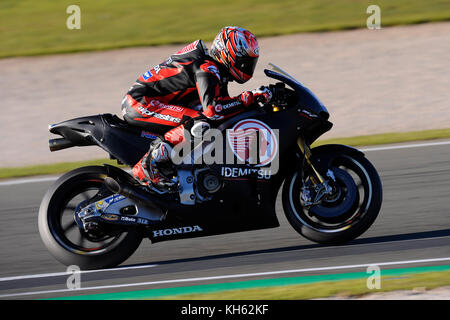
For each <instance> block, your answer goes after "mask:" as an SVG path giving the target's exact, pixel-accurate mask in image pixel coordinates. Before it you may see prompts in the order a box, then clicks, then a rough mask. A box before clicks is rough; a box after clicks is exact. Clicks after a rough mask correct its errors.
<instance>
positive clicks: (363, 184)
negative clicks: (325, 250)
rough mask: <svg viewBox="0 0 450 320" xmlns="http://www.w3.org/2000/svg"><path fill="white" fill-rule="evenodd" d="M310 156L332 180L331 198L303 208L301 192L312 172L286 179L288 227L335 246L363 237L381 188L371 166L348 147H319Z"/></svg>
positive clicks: (378, 202) (377, 205) (377, 208)
mask: <svg viewBox="0 0 450 320" xmlns="http://www.w3.org/2000/svg"><path fill="white" fill-rule="evenodd" d="M312 152H313V158H312V159H313V161H314V163H320V165H321V167H322V168H327V170H330V171H331V173H332V175H333V176H334V179H335V181H334V182H333V184H334V189H335V190H334V193H333V196H331V197H327V198H324V199H323V200H322V201H321V202H320V203H319V204H316V205H312V206H305V203H304V199H303V197H302V192H304V186H305V182H306V181H308V177H310V176H311V175H313V172H312V171H311V170H309V169H307V168H305V170H303V175H302V172H301V171H300V172H299V171H298V170H297V171H296V172H294V173H293V174H292V175H291V176H290V177H288V178H287V179H286V180H285V182H284V186H283V209H284V213H285V215H286V217H287V219H288V221H289V223H290V224H291V225H292V227H293V228H294V229H295V230H296V231H297V232H298V233H300V234H301V235H303V236H304V237H305V238H307V239H309V240H311V241H314V242H317V243H320V244H327V245H338V244H343V243H346V242H348V241H351V240H353V239H355V238H357V237H359V236H360V235H361V234H363V233H364V232H365V231H366V230H367V229H368V228H369V227H370V226H371V225H372V224H373V223H374V221H375V219H376V217H377V216H378V213H379V211H380V209H381V203H382V184H381V180H380V177H379V175H378V173H377V171H376V169H375V168H374V166H373V165H372V164H371V163H370V162H369V161H368V160H367V159H366V158H365V157H364V155H363V154H362V153H359V152H355V150H354V149H352V148H348V147H344V146H343V147H342V148H338V149H336V148H331V147H330V148H327V147H326V146H322V147H320V148H319V151H318V152H314V149H313V150H312Z"/></svg>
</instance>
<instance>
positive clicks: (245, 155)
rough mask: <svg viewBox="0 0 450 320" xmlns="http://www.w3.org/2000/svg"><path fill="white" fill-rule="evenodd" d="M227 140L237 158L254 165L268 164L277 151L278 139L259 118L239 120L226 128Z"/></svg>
mask: <svg viewBox="0 0 450 320" xmlns="http://www.w3.org/2000/svg"><path fill="white" fill-rule="evenodd" d="M227 140H228V144H229V146H230V148H231V150H232V151H233V153H234V155H235V156H236V157H237V158H238V159H239V160H241V161H243V162H245V163H251V164H254V165H255V166H256V167H261V166H265V165H268V164H270V163H271V162H272V161H273V160H274V159H275V157H276V155H277V153H278V140H277V137H276V135H275V133H274V131H273V130H272V129H271V128H270V127H269V126H268V125H267V124H265V123H264V122H262V121H260V120H256V119H245V120H242V121H239V122H238V123H236V124H235V125H234V127H233V128H232V129H230V130H227Z"/></svg>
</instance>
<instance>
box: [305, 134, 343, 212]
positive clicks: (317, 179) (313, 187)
mask: <svg viewBox="0 0 450 320" xmlns="http://www.w3.org/2000/svg"><path fill="white" fill-rule="evenodd" d="M297 145H298V147H299V148H300V151H301V152H302V154H303V156H304V159H305V162H306V165H307V166H308V167H309V168H311V171H312V173H313V174H312V175H311V176H310V181H311V184H310V185H307V184H306V181H305V177H304V176H303V174H302V181H303V185H302V195H301V198H302V200H303V202H304V206H305V207H311V206H313V205H317V204H320V203H321V202H322V200H323V199H324V198H331V197H333V195H334V193H335V191H336V189H335V188H333V186H332V185H333V184H334V182H336V178H335V176H334V173H333V171H332V170H330V169H328V170H327V173H326V177H327V178H325V177H324V176H323V175H322V174H320V172H319V171H318V170H317V169H316V168H315V166H314V164H313V162H312V161H311V149H310V148H309V146H308V145H307V144H306V142H305V139H303V137H301V136H300V137H298V139H297ZM302 170H303V171H304V166H302Z"/></svg>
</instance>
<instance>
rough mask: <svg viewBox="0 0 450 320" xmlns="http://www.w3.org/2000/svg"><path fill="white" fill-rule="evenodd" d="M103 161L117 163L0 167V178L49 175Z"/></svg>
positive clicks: (84, 162) (92, 161)
mask: <svg viewBox="0 0 450 320" xmlns="http://www.w3.org/2000/svg"><path fill="white" fill-rule="evenodd" d="M104 163H107V164H110V165H117V162H116V161H114V160H109V159H98V160H89V161H78V162H63V163H56V164H42V165H34V166H25V167H14V168H0V179H7V178H13V177H15V178H19V177H28V176H38V175H49V174H58V173H64V172H68V171H70V170H73V169H76V168H79V167H84V166H95V165H98V166H101V165H103V164H104Z"/></svg>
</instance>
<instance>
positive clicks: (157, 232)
mask: <svg viewBox="0 0 450 320" xmlns="http://www.w3.org/2000/svg"><path fill="white" fill-rule="evenodd" d="M198 231H203V229H202V228H200V226H193V227H190V226H188V227H180V228H172V229H164V230H154V231H153V238H156V237H162V236H172V235H175V234H183V233H189V232H198Z"/></svg>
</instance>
